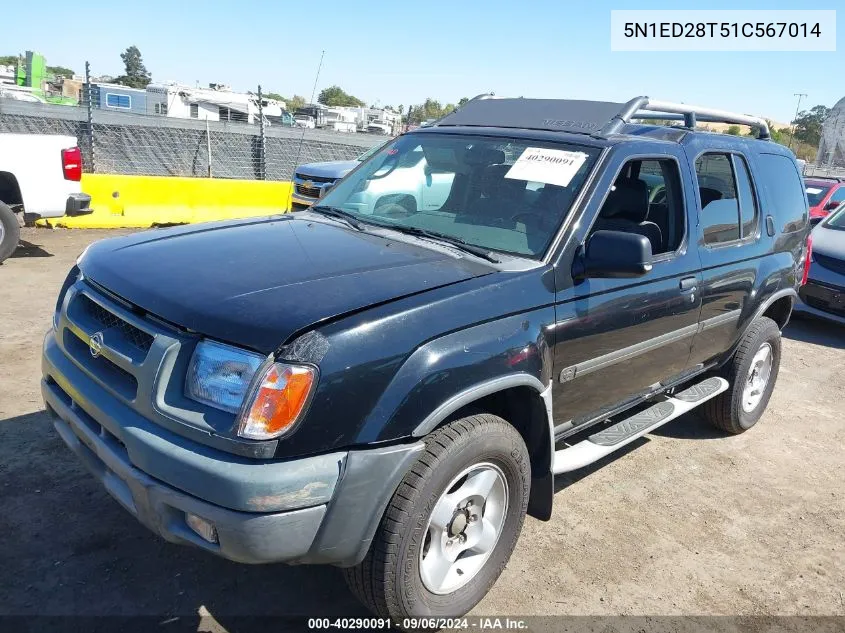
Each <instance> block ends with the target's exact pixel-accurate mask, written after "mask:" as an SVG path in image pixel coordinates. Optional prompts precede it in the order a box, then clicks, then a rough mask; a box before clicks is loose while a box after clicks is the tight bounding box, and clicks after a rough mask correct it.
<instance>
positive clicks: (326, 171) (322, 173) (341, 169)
mask: <svg viewBox="0 0 845 633" xmlns="http://www.w3.org/2000/svg"><path fill="white" fill-rule="evenodd" d="M360 164H361V163H359V162H358V161H357V160H332V161H329V162H327V163H307V164H305V165H300V166H299V167H297V168H296V174H297V175H298V176H302V177H303V178H308V177H309V176H310V177H312V178H343V177H344V176H345V175H346V174H348V173H349V172H350V171H352V170H353V169H355V168H356V167H357V166H358V165H360Z"/></svg>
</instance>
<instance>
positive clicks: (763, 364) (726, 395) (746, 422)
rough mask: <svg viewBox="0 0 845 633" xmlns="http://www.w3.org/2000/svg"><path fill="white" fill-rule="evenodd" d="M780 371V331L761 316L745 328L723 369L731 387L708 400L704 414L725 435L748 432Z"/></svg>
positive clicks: (763, 409) (773, 323)
mask: <svg viewBox="0 0 845 633" xmlns="http://www.w3.org/2000/svg"><path fill="white" fill-rule="evenodd" d="M779 369H780V329H779V328H778V326H777V323H775V322H774V321H772V320H771V319H770V318H768V317H761V318H759V319H757V320H756V321H754V322H753V323H752V324H751V325H750V326H749V327H748V330H747V331H746V332H745V335H744V336H743V337H742V340H741V341H740V343H739V346H738V347H737V350H736V353H735V354H734V356H733V358H732V359H731V360H730V362H729V363H728V364H727V365H726V366H725V368H724V376H725V378H726V379H727V381H728V382H729V383H730V385H731V386H730V388H729V389H728V390H727V391H725V392H723V393H721V394H719V395H718V396H716V397H715V398H713V399H712V400H708V401H707V402H706V403H705V404H704V405H703V407H702V413H703V415H704V416H705V417H706V418H707V419H708V420H709V421H710V422H711V423H713V424H714V425H715V426H717V427H718V428H720V429H722V430H724V431H727V432H728V433H731V434H734V435H736V434H739V433H743V432H744V431H747V430H748V429H750V428H751V427H752V426H754V425H755V424H756V423H757V420H759V419H760V416H762V415H763V411H765V410H766V405H767V404H768V403H769V398H771V396H772V391H774V388H775V381H776V380H777V377H778V370H779Z"/></svg>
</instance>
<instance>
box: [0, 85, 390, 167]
mask: <svg viewBox="0 0 845 633" xmlns="http://www.w3.org/2000/svg"><path fill="white" fill-rule="evenodd" d="M87 119H88V116H87V112H86V108H84V107H73V106H61V105H51V104H44V103H29V102H24V101H16V100H12V99H2V98H0V132H14V133H20V134H66V135H69V136H73V137H75V138H76V139H77V143H78V144H79V147H80V148H81V149H82V153H83V164H84V169H85V171H86V172H88V173H103V174H128V175H145V176H187V177H205V178H209V177H210V178H242V179H248V180H251V179H259V180H264V179H266V180H285V181H286V180H291V179H292V177H293V171H294V168H295V167H296V165H297V164H301V163H308V162H319V161H330V160H350V159H353V158H355V157H357V156H359V155H360V154H362V153H363V152H364V151H366V150H367V149H369V148H371V147H373V146H374V145H376V144H378V143H381V142H383V141H384V140H385V138H384V137H383V136H376V135H370V134H349V133H341V132H331V131H322V130H306V129H299V128H289V127H281V126H276V125H265V126H261V125H258V124H249V123H240V122H219V121H198V120H193V119H176V118H167V117H162V116H155V115H144V114H129V113H116V112H109V111H104V110H99V109H94V110H93V112H92V123H91V124H90V125H89V123H88V120H87ZM262 149H263V151H262Z"/></svg>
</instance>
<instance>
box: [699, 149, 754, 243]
mask: <svg viewBox="0 0 845 633" xmlns="http://www.w3.org/2000/svg"><path fill="white" fill-rule="evenodd" d="M695 172H696V177H697V179H698V191H699V196H700V198H701V224H702V226H703V228H704V243H705V244H711V245H716V244H725V243H728V242H735V241H738V240H741V239H745V238H748V237H751V236H753V235H754V233H755V232H756V230H757V218H758V216H759V211H758V204H757V196H756V195H755V192H754V186H753V185H752V182H751V175H750V173H749V171H748V164H747V163H746V162H745V159H744V158H743V157H742V156H739V155H737V154H715V153H714V154H704V155H702V156H700V157H699V158H698V159H697V160H696V161H695Z"/></svg>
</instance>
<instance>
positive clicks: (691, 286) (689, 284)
mask: <svg viewBox="0 0 845 633" xmlns="http://www.w3.org/2000/svg"><path fill="white" fill-rule="evenodd" d="M697 282H698V278H696V277H684V278H683V279H681V283H679V284H678V286H679V287H680V288H681V292H689V291H691V290H695V286H696V283H697Z"/></svg>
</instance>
